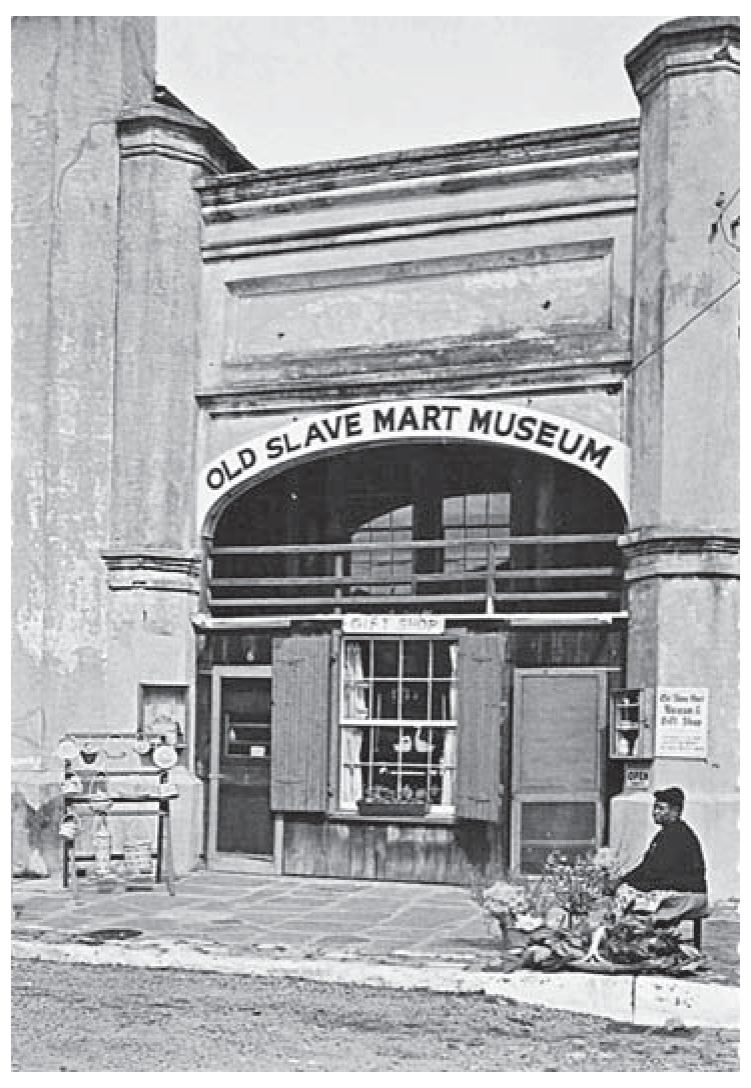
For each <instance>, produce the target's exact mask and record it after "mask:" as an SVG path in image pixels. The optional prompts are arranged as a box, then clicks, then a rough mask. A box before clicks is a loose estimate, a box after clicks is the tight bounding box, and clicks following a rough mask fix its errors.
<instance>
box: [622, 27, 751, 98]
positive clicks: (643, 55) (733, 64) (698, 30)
mask: <svg viewBox="0 0 751 1088" xmlns="http://www.w3.org/2000/svg"><path fill="white" fill-rule="evenodd" d="M624 63H625V66H626V71H627V72H628V75H629V78H630V79H631V83H632V85H633V88H634V92H635V93H636V95H637V97H638V98H640V99H641V98H644V97H645V96H646V95H648V94H651V93H652V92H653V91H654V90H655V89H656V88H657V86H658V85H659V84H660V83H662V82H663V80H665V79H667V78H668V77H672V76H678V75H693V74H696V73H699V72H704V71H710V70H716V71H720V70H724V71H732V72H736V73H739V72H740V18H739V17H738V16H735V15H730V16H716V17H715V16H706V15H698V16H692V17H689V18H686V19H674V20H672V21H671V22H669V23H664V24H663V25H662V26H658V27H656V28H655V30H653V31H652V32H651V33H650V34H648V35H647V37H646V38H645V39H644V40H643V41H642V42H641V43H640V44H639V45H637V46H636V47H635V48H634V49H632V50H631V52H630V53H628V54H627V55H626V58H625V61H624Z"/></svg>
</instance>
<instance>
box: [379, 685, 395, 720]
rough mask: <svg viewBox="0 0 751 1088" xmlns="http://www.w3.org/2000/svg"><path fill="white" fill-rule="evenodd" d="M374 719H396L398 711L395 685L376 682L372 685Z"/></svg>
mask: <svg viewBox="0 0 751 1088" xmlns="http://www.w3.org/2000/svg"><path fill="white" fill-rule="evenodd" d="M373 698H374V702H375V707H374V709H375V717H376V718H397V717H398V716H399V715H398V713H397V712H398V709H399V700H398V688H397V685H396V684H392V683H384V682H383V681H378V682H376V683H375V684H374V685H373Z"/></svg>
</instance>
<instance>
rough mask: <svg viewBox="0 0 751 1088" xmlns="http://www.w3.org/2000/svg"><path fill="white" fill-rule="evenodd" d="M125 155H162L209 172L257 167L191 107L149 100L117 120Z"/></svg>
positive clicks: (224, 171)
mask: <svg viewBox="0 0 751 1088" xmlns="http://www.w3.org/2000/svg"><path fill="white" fill-rule="evenodd" d="M118 134H119V138H120V149H121V155H122V157H123V159H128V158H134V157H141V156H145V155H159V156H161V157H164V158H172V159H176V160H179V161H181V162H188V163H192V164H194V165H197V166H200V167H201V168H202V169H203V170H205V171H207V172H208V173H210V174H222V175H223V174H226V173H228V172H232V171H233V170H237V169H240V168H242V169H251V170H252V169H254V167H253V164H252V163H250V162H249V161H248V160H247V159H246V158H245V157H244V156H243V155H241V154H240V152H239V151H238V150H237V149H236V148H235V147H234V145H233V144H231V143H230V142H229V141H228V140H227V139H226V138H225V137H224V136H223V135H222V133H221V132H220V131H219V130H218V129H217V128H215V127H214V126H213V125H211V124H209V122H208V121H204V120H203V119H202V118H200V117H198V116H196V114H194V113H191V112H190V111H188V110H180V109H175V108H172V107H171V106H164V105H161V104H159V103H158V102H152V103H149V104H148V105H146V106H142V107H140V108H138V109H135V110H129V111H127V112H126V113H124V114H123V115H122V116H121V118H120V120H119V122H118Z"/></svg>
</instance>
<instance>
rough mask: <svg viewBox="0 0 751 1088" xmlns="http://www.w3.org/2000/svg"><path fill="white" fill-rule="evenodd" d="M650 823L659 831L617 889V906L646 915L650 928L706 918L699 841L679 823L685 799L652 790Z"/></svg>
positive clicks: (673, 788) (671, 791)
mask: <svg viewBox="0 0 751 1088" xmlns="http://www.w3.org/2000/svg"><path fill="white" fill-rule="evenodd" d="M654 798H655V799H654V806H653V808H652V818H653V819H654V822H655V823H656V824H659V825H660V830H659V831H658V832H657V834H656V835H655V837H654V838H653V839H652V841H651V843H650V844H649V847H648V849H647V852H646V854H645V855H644V857H643V858H642V860H641V861H640V862H639V864H638V865H637V866H636V868H635V869H632V870H631V871H630V872H628V873H624V874H623V876H621V877H620V878H619V880H618V883H617V885H616V893H615V895H616V905H617V906H618V907H620V908H621V909H622V910H628V909H631V910H634V911H638V912H640V913H648V914H649V915H650V916H651V919H652V921H653V922H654V924H655V925H664V926H667V925H674V924H676V923H677V922H680V921H681V920H682V919H684V918H698V917H703V916H704V915H706V914H708V913H709V911H708V899H707V878H706V873H705V867H704V856H703V854H702V850H701V846H700V844H699V840H698V839H697V837H696V835H695V833H694V832H693V831H692V830H691V828H690V827H689V826H688V824H685V823H684V822H683V820H682V819H681V814H682V813H683V802H684V794H683V790H681V789H679V788H678V787H677V786H671V787H670V788H669V789H665V790H657V791H656V792H655V795H654Z"/></svg>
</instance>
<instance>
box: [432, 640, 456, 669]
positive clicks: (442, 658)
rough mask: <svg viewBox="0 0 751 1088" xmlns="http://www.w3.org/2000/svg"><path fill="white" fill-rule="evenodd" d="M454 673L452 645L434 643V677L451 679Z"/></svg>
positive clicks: (448, 643)
mask: <svg viewBox="0 0 751 1088" xmlns="http://www.w3.org/2000/svg"><path fill="white" fill-rule="evenodd" d="M451 673H452V668H451V643H450V642H434V643H433V676H436V677H443V676H446V677H450V676H451Z"/></svg>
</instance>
